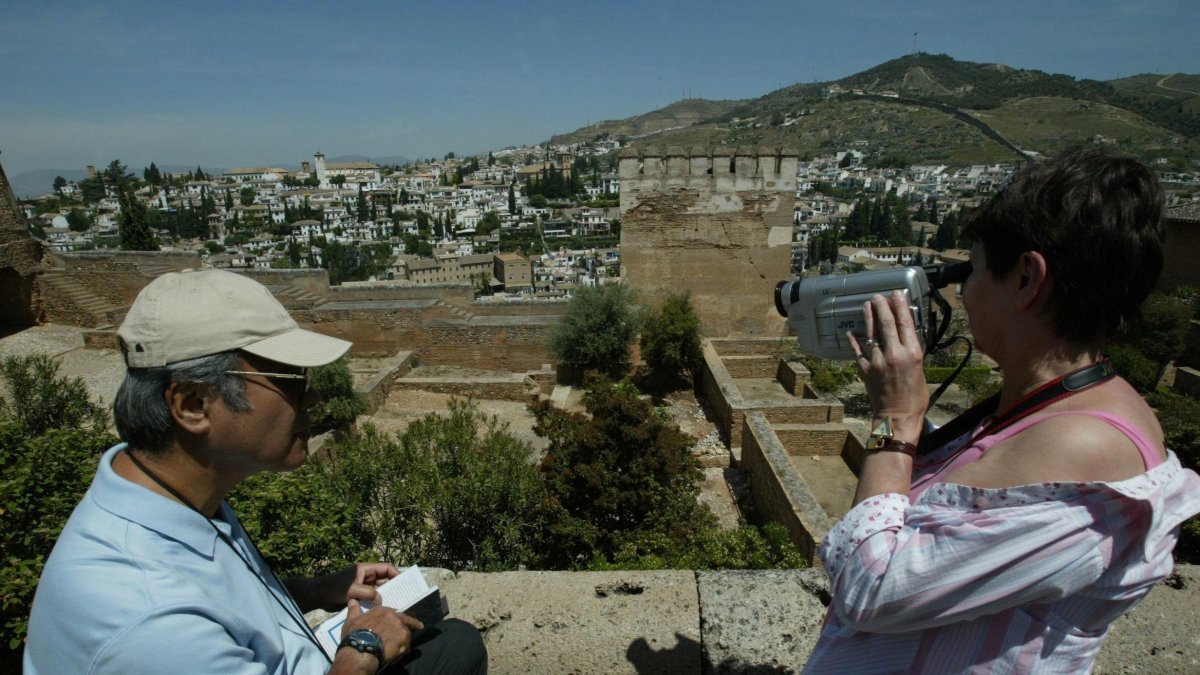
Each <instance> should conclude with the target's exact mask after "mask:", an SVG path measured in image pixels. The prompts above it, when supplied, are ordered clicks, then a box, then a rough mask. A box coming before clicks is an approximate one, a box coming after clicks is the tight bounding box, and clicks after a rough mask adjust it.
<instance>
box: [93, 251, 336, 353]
mask: <svg viewBox="0 0 1200 675" xmlns="http://www.w3.org/2000/svg"><path fill="white" fill-rule="evenodd" d="M117 340H118V341H119V342H120V344H121V351H122V352H123V353H124V354H125V364H126V365H127V366H129V367H130V368H153V367H158V366H165V365H167V364H168V363H177V362H179V361H186V360H188V359H194V358H198V357H201V356H208V355H210V354H216V353H219V352H224V351H229V350H232V349H240V350H242V351H245V352H249V353H251V354H255V355H257V356H261V357H263V358H265V359H270V360H272V361H277V362H279V363H283V364H286V365H289V366H299V367H302V368H309V367H312V366H321V365H325V364H326V363H330V362H332V361H336V360H337V358H338V357H339V356H341V355H342V354H345V353H346V350H348V349H350V345H351V343H349V342H347V341H345V340H339V339H338V338H335V337H329V336H328V335H321V334H320V333H314V332H313V331H309V330H304V329H303V328H301V327H300V326H298V325H297V324H296V322H295V320H294V319H292V317H291V315H289V314H288V311H287V310H286V309H284V307H283V305H281V304H279V301H278V300H276V299H275V296H273V295H271V292H270V291H269V290H267V288H266V286H263V285H262V284H260V283H258V282H257V281H255V280H253V279H251V278H249V277H246V276H242V275H241V274H234V273H233V272H226V271H224V270H213V269H209V270H184V271H183V272H170V273H168V274H164V275H162V276H160V277H158V278H157V279H155V280H154V281H151V282H150V283H149V284H147V285H146V287H145V288H143V289H142V292H141V293H138V296H137V299H135V300H134V301H133V306H131V307H130V308H129V313H128V314H126V315H125V321H123V322H122V323H121V328H120V329H119V330H117Z"/></svg>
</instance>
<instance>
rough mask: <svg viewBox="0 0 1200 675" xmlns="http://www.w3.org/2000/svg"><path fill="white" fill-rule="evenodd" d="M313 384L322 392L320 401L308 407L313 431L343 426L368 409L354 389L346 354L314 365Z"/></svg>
mask: <svg viewBox="0 0 1200 675" xmlns="http://www.w3.org/2000/svg"><path fill="white" fill-rule="evenodd" d="M312 386H313V388H314V389H316V390H317V391H319V392H321V402H320V403H318V404H316V405H315V406H313V407H312V408H311V409H310V410H309V419H311V420H312V431H313V433H314V434H322V433H325V432H326V431H332V430H339V429H341V430H344V429H346V428H348V427H349V426H350V425H352V424H353V423H354V421H355V420H356V419H358V416H359V415H362V414H364V413H366V412H367V410H368V405H367V401H366V399H365V398H364V397H363V395H362V394H359V393H358V392H356V391H354V376H353V375H352V374H351V373H350V366H349V365H348V364H347V362H346V358H345V357H342V358H340V359H338V360H337V361H334V362H333V363H330V364H328V365H325V366H320V367H318V368H315V369H313V374H312Z"/></svg>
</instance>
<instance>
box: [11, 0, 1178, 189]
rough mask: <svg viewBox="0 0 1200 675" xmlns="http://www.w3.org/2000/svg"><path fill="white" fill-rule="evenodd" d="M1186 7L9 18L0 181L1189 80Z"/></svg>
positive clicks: (145, 7)
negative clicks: (93, 168)
mask: <svg viewBox="0 0 1200 675" xmlns="http://www.w3.org/2000/svg"><path fill="white" fill-rule="evenodd" d="M1195 2H1196V0H1145V1H1141V2H1137V1H1128V2H1117V1H1111V0H1063V1H1056V0H1036V1H1031V0H1001V1H1000V2H994V3H982V2H971V1H967V2H964V1H963V0H956V1H953V2H943V1H941V0H937V1H925V2H915V1H902V0H886V1H885V0H878V1H861V2H860V1H853V0H852V1H849V2H846V1H843V2H802V1H794V2H728V0H724V1H719V2H709V1H707V0H691V1H688V2H655V1H653V0H642V1H641V2H602V1H598V0H593V1H591V2H587V1H560V2H538V1H533V0H530V1H524V0H510V1H500V0H496V1H495V2H461V3H436V2H408V1H404V0H394V1H392V2H359V1H354V0H343V1H331V0H323V1H321V2H309V1H307V0H296V1H293V2H276V1H270V0H261V1H255V2H231V1H225V0H209V2H186V3H185V2H177V1H176V0H159V1H158V2H132V1H129V2H127V1H124V0H108V1H106V2H71V1H64V2H45V1H44V0H38V1H36V2H27V1H25V0H5V2H4V6H5V11H4V12H2V13H0V58H2V59H3V63H4V66H3V68H0V164H3V166H4V168H5V170H6V172H7V173H8V174H9V176H10V177H11V176H13V175H15V174H19V173H21V172H24V171H29V170H34V169H44V168H56V169H82V168H83V166H84V165H86V164H95V165H97V166H103V165H106V164H107V163H108V162H109V161H111V160H112V159H114V158H119V159H121V160H122V161H123V162H125V163H126V164H128V165H129V166H131V167H133V168H134V169H136V170H138V171H139V173H140V169H141V168H142V167H143V166H146V165H148V164H149V163H150V162H151V161H154V162H157V163H158V164H160V165H168V164H184V165H195V164H197V163H199V164H203V165H204V166H206V167H225V168H228V167H232V166H247V165H264V164H284V165H285V166H296V165H298V164H299V162H300V161H301V160H304V159H307V158H310V157H311V155H312V154H313V152H315V151H317V150H320V151H323V152H324V153H325V154H326V155H329V156H337V155H343V154H361V155H367V156H374V157H380V156H388V155H403V156H406V157H412V158H415V157H429V156H438V157H441V156H442V155H444V154H445V153H446V152H448V151H455V152H457V153H459V154H466V153H474V152H482V151H486V150H488V149H494V148H501V147H504V146H506V145H516V144H522V143H536V142H539V141H543V140H545V139H547V138H548V137H549V136H550V135H552V134H555V133H562V132H567V131H572V130H574V129H576V128H578V127H581V126H584V125H586V124H588V123H589V122H596V121H599V120H602V119H615V118H622V117H628V116H631V115H636V114H640V113H644V112H649V111H651V110H654V109H656V108H660V107H662V106H664V105H667V104H668V103H671V102H672V101H676V100H678V99H680V98H682V97H683V96H684V95H685V94H686V95H688V96H694V97H702V98H710V99H721V98H726V99H730V98H749V97H756V96H760V95H762V94H765V93H768V92H770V91H772V90H774V89H777V88H779V87H782V86H786V85H789V84H793V83H796V82H812V81H814V80H818V81H824V80H833V79H839V78H842V77H845V76H847V75H851V74H853V73H856V72H859V71H861V70H864V69H866V68H869V67H871V66H874V65H877V64H879V63H881V62H883V61H886V60H888V59H892V58H895V57H897V56H901V55H903V54H906V53H909V52H911V51H912V49H913V33H914V32H916V33H918V36H917V41H918V46H919V48H920V49H921V50H922V51H927V52H933V53H946V54H949V55H951V56H953V57H955V58H957V59H962V60H969V61H981V62H1000V63H1005V64H1008V65H1011V66H1016V67H1021V68H1036V69H1039V70H1044V71H1049V72H1059V73H1066V74H1069V75H1073V76H1076V77H1091V78H1096V79H1112V78H1116V77H1124V76H1128V75H1133V74H1137V73H1143V72H1161V73H1170V72H1189V73H1200V39H1198V38H1197V35H1200V11H1197V7H1196V5H1195Z"/></svg>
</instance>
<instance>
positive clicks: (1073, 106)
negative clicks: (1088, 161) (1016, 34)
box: [554, 54, 1200, 163]
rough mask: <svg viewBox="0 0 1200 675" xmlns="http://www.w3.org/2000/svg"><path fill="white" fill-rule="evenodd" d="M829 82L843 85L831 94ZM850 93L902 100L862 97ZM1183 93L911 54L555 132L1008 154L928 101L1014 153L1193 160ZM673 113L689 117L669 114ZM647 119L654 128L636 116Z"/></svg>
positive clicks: (1156, 85)
mask: <svg viewBox="0 0 1200 675" xmlns="http://www.w3.org/2000/svg"><path fill="white" fill-rule="evenodd" d="M831 90H834V91H837V90H840V91H841V92H843V93H842V94H841V95H838V96H833V97H830V96H829V95H828V92H830V91H831ZM855 91H858V92H862V93H864V94H867V95H880V94H885V95H892V96H899V97H902V98H901V99H900V100H889V99H882V100H881V99H878V98H871V99H869V100H868V99H864V98H862V97H859V96H856V95H855V94H853V93H852V92H855ZM1193 92H1200V76H1198V75H1184V74H1176V75H1169V76H1168V75H1153V74H1149V75H1139V76H1136V77H1133V78H1125V79H1122V80H1115V81H1113V82H1100V81H1097V80H1087V79H1076V78H1073V77H1071V76H1069V75H1062V74H1049V73H1044V72H1041V71H1037V70H1022V69H1017V68H1012V67H1009V66H1006V65H1003V64H986V63H972V62H967V61H957V60H955V59H953V58H951V57H949V56H946V55H931V54H918V55H909V56H904V57H901V58H898V59H893V60H891V61H888V62H886V63H882V64H880V65H878V66H875V67H874V68H871V69H869V70H865V71H863V72H860V73H857V74H854V75H851V76H849V77H846V78H843V79H841V80H837V81H835V82H824V83H815V84H797V85H792V86H789V87H785V88H783V89H779V90H777V91H773V92H771V93H769V94H766V95H764V96H762V97H759V98H756V99H748V100H742V101H720V102H707V101H705V102H702V103H705V104H712V105H709V106H707V114H702V115H701V116H700V117H698V118H697V117H696V115H695V113H698V112H701V111H703V110H705V109H706V108H705V107H701V106H697V105H693V106H691V107H690V108H680V107H679V106H684V105H685V104H688V103H693V102H689V101H684V102H680V103H677V104H673V105H672V106H668V107H666V108H663V109H662V110H659V111H654V112H651V113H647V114H645V115H641V116H638V117H634V118H629V119H628V120H616V121H608V122H603V123H601V124H600V125H593V126H592V127H588V128H587V129H581V130H579V131H577V132H574V133H573V134H566V135H562V136H556V137H555V139H554V140H556V141H558V140H559V139H567V138H571V139H578V140H585V139H588V138H593V137H595V136H596V135H597V133H601V132H606V133H608V134H609V135H610V136H611V137H614V138H624V139H627V140H629V141H631V143H632V144H633V145H639V144H655V145H692V144H696V143H704V144H727V145H752V144H759V143H761V144H768V145H788V146H791V147H796V148H798V149H800V150H801V151H802V152H804V153H818V152H832V151H837V150H844V149H846V147H847V145H848V144H849V143H851V142H853V141H867V144H868V148H869V150H870V153H871V154H872V155H873V160H874V161H877V162H880V163H892V162H924V161H946V162H953V163H958V162H992V161H1011V160H1012V158H1013V154H1014V153H1013V152H1012V150H1010V149H1006V148H1005V147H1004V146H1002V145H1001V144H999V143H997V142H996V141H994V140H992V139H989V138H987V137H986V136H985V135H984V134H983V133H982V132H981V131H980V130H979V129H976V128H974V127H972V126H970V125H968V124H967V123H966V122H964V121H962V120H959V119H955V118H954V117H953V116H952V115H951V114H950V113H948V112H946V111H944V110H937V109H935V108H932V107H927V105H943V106H952V107H954V108H957V109H961V110H962V111H963V112H965V113H966V114H968V115H970V116H971V117H973V118H974V120H978V121H980V122H983V123H984V124H986V125H989V126H991V127H992V129H994V130H995V131H997V132H999V133H1001V135H1003V136H1004V138H1006V139H1007V140H1009V141H1011V142H1012V143H1014V144H1015V145H1017V146H1019V147H1020V148H1022V149H1024V150H1032V151H1036V152H1041V153H1049V152H1054V151H1056V150H1059V149H1061V148H1063V147H1066V146H1068V145H1072V144H1076V143H1084V142H1105V143H1109V144H1114V145H1116V146H1118V147H1119V148H1120V149H1121V150H1123V151H1125V152H1130V153H1133V154H1137V155H1140V156H1142V157H1145V158H1147V159H1150V158H1157V157H1166V158H1168V159H1169V160H1172V161H1173V162H1176V163H1185V162H1186V160H1188V159H1195V158H1198V157H1200V93H1193ZM920 102H924V103H926V104H927V105H919V104H917V103H920ZM684 109H686V110H687V111H688V113H689V114H688V115H682V114H679V112H680V111H681V110H684ZM950 112H954V111H950ZM650 120H655V121H658V122H659V124H658V125H657V126H654V125H652V124H647V123H646V121H650ZM974 120H969V119H968V120H967V121H968V122H972V123H975V121H974ZM635 128H636V129H637V132H636V133H632V132H631V130H632V129H635ZM589 134H590V135H589ZM860 145H861V144H860Z"/></svg>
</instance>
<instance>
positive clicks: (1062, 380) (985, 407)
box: [917, 357, 1117, 455]
mask: <svg viewBox="0 0 1200 675" xmlns="http://www.w3.org/2000/svg"><path fill="white" fill-rule="evenodd" d="M1116 374H1117V370H1116V368H1115V367H1114V366H1113V363H1112V360H1111V359H1109V358H1108V357H1104V358H1103V359H1101V360H1100V361H1098V362H1096V363H1093V364H1092V365H1090V366H1085V367H1083V368H1080V369H1079V370H1074V371H1071V372H1069V373H1067V374H1066V375H1063V376H1062V377H1058V378H1055V379H1053V380H1051V381H1050V382H1047V383H1046V384H1043V385H1042V386H1040V387H1038V388H1037V389H1034V390H1033V391H1031V392H1029V393H1028V394H1026V395H1024V396H1022V397H1021V398H1020V399H1019V400H1018V401H1017V402H1016V403H1014V404H1013V405H1012V406H1011V407H1010V408H1009V409H1008V410H1006V411H1005V412H1004V414H1002V415H997V416H996V417H995V418H994V419H993V420H992V421H991V422H990V423H989V424H988V425H987V426H986V427H984V428H983V430H981V431H980V432H978V433H976V434H975V435H974V436H972V437H971V439H970V440H968V441H967V442H966V443H964V444H963V445H962V448H963V449H965V448H969V447H971V444H972V443H974V442H975V440H976V439H979V438H983V437H984V436H990V435H992V434H995V433H997V432H999V431H1000V430H1002V429H1004V428H1005V427H1008V426H1010V425H1012V424H1014V423H1015V422H1017V421H1019V420H1021V419H1023V418H1025V417H1028V416H1029V415H1032V414H1033V413H1035V412H1037V411H1039V410H1041V409H1043V408H1045V407H1046V406H1048V405H1051V404H1052V403H1057V402H1058V401H1061V400H1063V399H1064V398H1067V397H1069V396H1073V395H1075V394H1078V393H1079V392H1081V391H1084V390H1086V389H1090V388H1092V387H1094V386H1096V385H1098V384H1100V383H1102V382H1107V381H1108V380H1111V379H1112V378H1113V377H1115V376H1116ZM999 406H1000V394H998V393H997V394H995V395H993V396H990V397H988V398H986V399H984V400H983V401H980V402H979V403H977V404H975V405H974V406H972V407H971V408H970V409H969V410H967V411H966V412H964V413H963V414H961V415H959V416H958V417H955V418H954V419H953V420H950V421H949V422H947V423H946V424H945V425H943V426H941V427H939V428H937V429H935V430H934V431H931V432H930V433H928V434H925V435H924V436H922V437H921V441H920V442H919V443H918V444H917V454H918V455H919V454H922V453H927V452H932V451H934V450H937V449H939V448H941V447H943V446H944V445H946V444H947V443H949V442H950V441H952V440H954V439H956V438H959V437H961V436H963V435H964V434H967V433H969V432H970V431H971V430H972V429H975V428H977V427H978V426H979V424H980V423H982V422H983V421H984V420H985V419H986V418H987V417H988V416H990V415H993V414H995V412H996V409H997V408H998V407H999Z"/></svg>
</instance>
